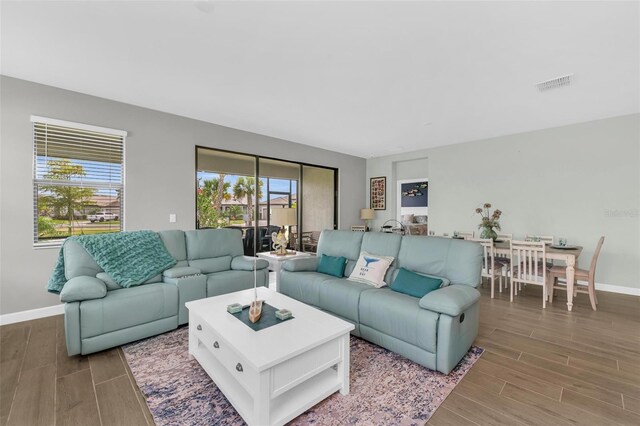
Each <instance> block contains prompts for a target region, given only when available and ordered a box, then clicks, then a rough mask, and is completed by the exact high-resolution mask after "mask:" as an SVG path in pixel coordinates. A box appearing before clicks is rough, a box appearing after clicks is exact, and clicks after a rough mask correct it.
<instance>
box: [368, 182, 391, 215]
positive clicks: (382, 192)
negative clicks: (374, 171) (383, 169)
mask: <svg viewBox="0 0 640 426" xmlns="http://www.w3.org/2000/svg"><path fill="white" fill-rule="evenodd" d="M369 200H370V204H371V208H372V209H373V210H386V209H387V204H386V201H387V178H386V177H385V176H380V177H374V178H371V180H370V182H369Z"/></svg>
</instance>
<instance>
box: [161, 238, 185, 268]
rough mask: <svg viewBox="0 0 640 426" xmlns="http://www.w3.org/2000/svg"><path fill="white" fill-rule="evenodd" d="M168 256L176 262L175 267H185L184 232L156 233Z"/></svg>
mask: <svg viewBox="0 0 640 426" xmlns="http://www.w3.org/2000/svg"><path fill="white" fill-rule="evenodd" d="M158 234H159V235H160V239H161V240H162V242H163V243H164V246H165V247H166V248H167V251H168V252H169V254H170V255H171V256H172V257H173V258H174V259H175V260H177V261H178V263H177V264H176V266H175V267H181V266H187V242H186V239H185V236H184V231H180V230H178V229H172V230H169V231H160V232H158Z"/></svg>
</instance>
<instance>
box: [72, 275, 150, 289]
mask: <svg viewBox="0 0 640 426" xmlns="http://www.w3.org/2000/svg"><path fill="white" fill-rule="evenodd" d="M96 278H98V279H99V280H102V281H104V283H105V284H106V285H107V290H109V291H111V290H118V289H121V288H124V287H122V286H121V285H120V284H118V283H117V282H116V281H115V280H114V279H113V278H111V275H109V274H107V273H106V272H99V273H97V274H96ZM160 282H162V274H158V275H155V276H153V277H151V278H149V279H148V280H146V281H145V282H143V283H142V284H153V283H160ZM65 285H66V284H65Z"/></svg>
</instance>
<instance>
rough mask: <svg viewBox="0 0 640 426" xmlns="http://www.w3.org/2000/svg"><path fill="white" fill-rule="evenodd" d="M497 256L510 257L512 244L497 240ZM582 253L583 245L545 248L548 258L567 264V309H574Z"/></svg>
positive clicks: (549, 246) (548, 246)
mask: <svg viewBox="0 0 640 426" xmlns="http://www.w3.org/2000/svg"><path fill="white" fill-rule="evenodd" d="M494 250H495V253H496V257H510V256H511V246H510V244H509V241H506V240H503V241H500V240H498V241H496V242H495V244H494ZM580 253H582V247H581V246H564V247H562V248H560V246H553V245H547V246H546V248H545V256H546V258H547V260H560V261H562V262H564V264H565V265H566V268H567V269H566V273H567V309H568V310H569V311H571V310H572V309H573V286H574V281H575V272H576V269H575V268H576V266H577V264H578V257H579V256H580Z"/></svg>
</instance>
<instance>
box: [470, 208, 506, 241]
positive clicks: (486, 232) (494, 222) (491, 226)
mask: <svg viewBox="0 0 640 426" xmlns="http://www.w3.org/2000/svg"><path fill="white" fill-rule="evenodd" d="M476 213H478V214H479V215H480V217H482V221H481V222H480V224H479V225H478V229H482V231H481V232H480V238H482V239H488V238H491V239H492V240H494V241H495V240H496V239H498V234H497V233H496V231H495V230H496V229H497V230H498V231H500V230H501V228H500V216H502V212H501V211H500V210H498V209H495V210H494V211H493V213H491V203H484V204H483V206H482V207H478V208H477V209H476Z"/></svg>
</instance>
